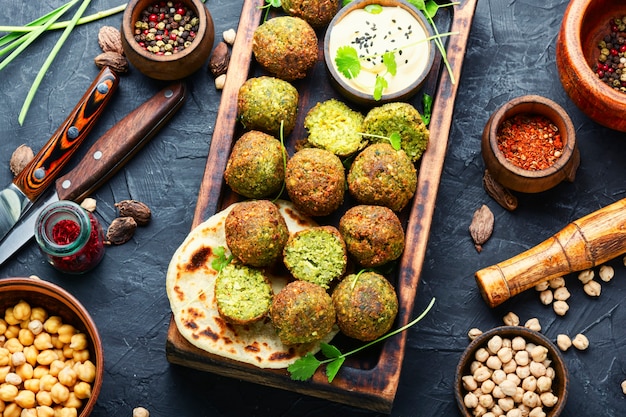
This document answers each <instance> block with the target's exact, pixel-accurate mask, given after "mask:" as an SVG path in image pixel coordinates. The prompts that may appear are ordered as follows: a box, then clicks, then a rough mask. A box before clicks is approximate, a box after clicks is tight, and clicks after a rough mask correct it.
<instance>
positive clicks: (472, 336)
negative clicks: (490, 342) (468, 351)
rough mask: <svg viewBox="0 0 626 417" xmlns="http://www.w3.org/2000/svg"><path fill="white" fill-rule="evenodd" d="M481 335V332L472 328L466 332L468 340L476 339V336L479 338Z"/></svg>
mask: <svg viewBox="0 0 626 417" xmlns="http://www.w3.org/2000/svg"><path fill="white" fill-rule="evenodd" d="M481 334H483V331H482V330H480V329H478V328H476V327H474V328H473V329H470V330H469V332H467V337H468V338H469V339H470V340H474V339H476V338H477V337H478V336H480V335H481Z"/></svg>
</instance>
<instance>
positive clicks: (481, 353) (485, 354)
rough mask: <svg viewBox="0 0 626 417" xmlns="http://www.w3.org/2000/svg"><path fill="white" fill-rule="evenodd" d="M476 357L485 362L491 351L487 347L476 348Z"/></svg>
mask: <svg viewBox="0 0 626 417" xmlns="http://www.w3.org/2000/svg"><path fill="white" fill-rule="evenodd" d="M474 358H476V360H477V361H479V362H485V361H486V360H487V359H488V358H489V352H488V351H487V349H485V348H480V349H478V350H476V354H475V355H474Z"/></svg>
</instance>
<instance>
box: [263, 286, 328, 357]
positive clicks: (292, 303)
mask: <svg viewBox="0 0 626 417" xmlns="http://www.w3.org/2000/svg"><path fill="white" fill-rule="evenodd" d="M269 314H270V319H271V321H272V323H273V324H274V327H276V330H277V332H278V337H279V338H280V340H281V341H282V342H283V343H284V344H286V345H295V344H299V343H310V342H316V341H319V340H321V339H323V338H324V337H325V336H326V335H327V334H328V333H330V331H331V330H332V329H333V326H334V325H335V309H334V307H333V302H332V299H331V297H330V295H328V293H327V292H326V290H325V289H324V288H322V287H320V286H319V285H316V284H313V283H310V282H306V281H292V282H290V283H289V284H287V285H286V286H285V287H284V288H283V289H282V290H280V292H279V293H278V294H276V295H275V296H274V298H273V301H272V305H271V307H270V313H269Z"/></svg>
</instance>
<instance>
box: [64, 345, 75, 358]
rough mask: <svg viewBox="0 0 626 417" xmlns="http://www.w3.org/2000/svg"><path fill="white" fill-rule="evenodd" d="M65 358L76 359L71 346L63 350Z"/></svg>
mask: <svg viewBox="0 0 626 417" xmlns="http://www.w3.org/2000/svg"><path fill="white" fill-rule="evenodd" d="M63 357H64V358H66V359H72V358H74V349H72V348H71V347H70V346H69V345H65V347H64V348H63Z"/></svg>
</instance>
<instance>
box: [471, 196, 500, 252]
mask: <svg viewBox="0 0 626 417" xmlns="http://www.w3.org/2000/svg"><path fill="white" fill-rule="evenodd" d="M494 222H495V218H494V216H493V213H492V212H491V210H490V209H489V207H487V206H486V205H485V204H483V205H482V206H481V207H480V208H479V209H478V210H476V211H475V212H474V216H473V217H472V223H471V224H470V226H469V232H470V235H471V236H472V240H474V247H475V248H476V251H477V252H478V253H480V252H481V251H482V250H483V245H484V244H485V242H487V240H489V238H490V237H491V233H492V232H493V225H494Z"/></svg>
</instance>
